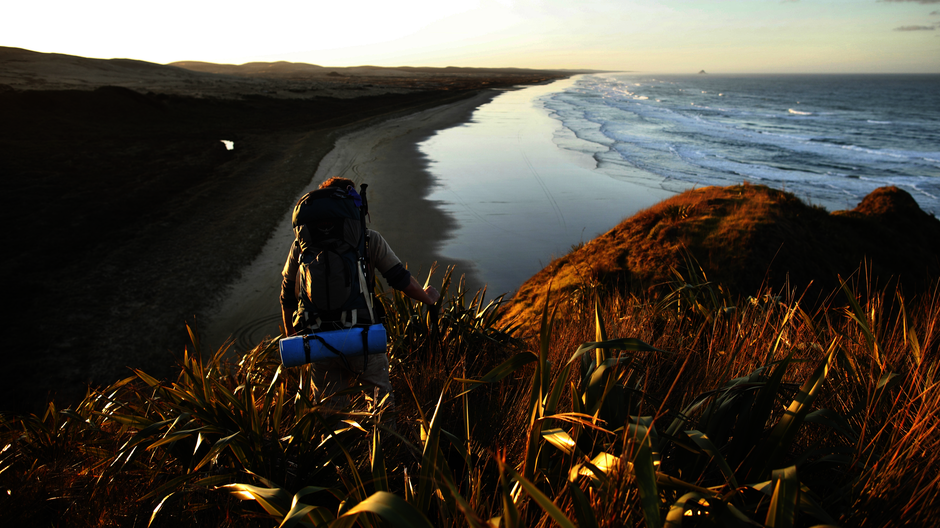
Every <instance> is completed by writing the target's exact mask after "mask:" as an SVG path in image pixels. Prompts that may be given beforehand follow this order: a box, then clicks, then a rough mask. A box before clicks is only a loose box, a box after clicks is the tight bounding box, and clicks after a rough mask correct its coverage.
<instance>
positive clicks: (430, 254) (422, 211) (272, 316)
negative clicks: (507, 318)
mask: <svg viewBox="0 0 940 528" xmlns="http://www.w3.org/2000/svg"><path fill="white" fill-rule="evenodd" d="M499 93H500V92H499V91H497V90H487V91H484V92H481V93H479V94H477V95H475V96H473V97H470V98H468V99H465V100H462V101H459V102H456V103H451V104H448V105H443V106H439V107H435V108H432V109H428V110H423V111H420V112H417V113H414V114H409V115H407V116H404V117H400V118H396V119H391V120H389V121H385V122H383V123H380V124H377V125H374V126H371V127H368V128H365V129H363V130H360V131H356V132H353V133H350V134H348V135H345V136H343V137H341V138H339V139H338V140H337V141H336V146H335V147H334V148H333V150H332V151H331V152H330V153H329V154H327V155H326V156H325V157H324V158H323V159H322V160H321V162H320V165H319V167H318V169H317V171H316V174H315V175H314V177H313V178H312V179H311V181H310V184H309V185H308V186H307V187H306V188H305V189H304V190H303V191H302V192H301V193H300V194H298V196H297V198H298V199H299V198H300V197H301V196H303V194H305V193H307V192H309V191H310V190H312V189H314V188H316V187H317V185H318V184H319V183H320V182H322V181H323V180H325V179H327V178H329V177H331V176H344V177H346V178H350V179H352V180H354V181H356V182H357V183H368V184H369V190H368V199H369V209H370V219H371V222H370V224H369V227H371V228H372V229H375V230H376V231H379V232H380V233H382V235H383V236H384V237H385V239H386V240H388V242H389V244H390V245H391V246H392V248H393V249H394V251H395V253H396V254H397V255H398V256H399V258H401V259H402V261H404V262H406V263H407V265H408V268H409V269H410V270H411V271H412V273H413V274H415V275H416V276H417V277H418V279H419V282H422V283H423V282H424V280H425V278H426V277H427V273H428V270H429V269H430V268H431V266H432V265H433V264H434V263H435V262H437V263H438V266H439V267H440V268H443V267H444V266H451V265H456V266H457V268H456V270H457V274H458V275H460V274H465V275H466V276H467V284H468V286H469V287H470V288H471V291H474V290H476V289H478V288H480V287H482V284H481V283H480V281H479V279H478V278H477V277H476V276H475V275H474V270H473V266H472V264H470V263H468V262H461V261H455V260H452V259H447V258H444V257H443V256H442V255H440V254H438V248H439V247H440V246H441V244H442V242H443V241H444V240H446V239H447V237H448V235H449V233H450V232H451V231H452V230H453V228H454V227H455V225H454V222H453V220H452V219H451V218H450V217H448V216H447V215H445V214H444V213H443V212H442V211H441V209H440V208H438V207H436V206H435V204H434V203H433V202H431V201H429V200H428V199H427V198H426V197H427V195H428V194H429V189H430V187H431V186H432V185H433V184H434V182H433V178H432V176H431V175H430V174H429V173H428V171H427V170H426V169H427V160H426V159H425V158H424V156H423V155H422V154H421V153H420V152H419V151H418V148H417V145H418V143H420V142H421V141H423V140H424V139H426V138H428V137H430V136H432V135H433V134H435V133H436V132H437V131H438V130H443V129H446V128H450V127H453V126H457V125H459V124H461V123H464V122H466V121H468V120H469V119H470V117H471V116H472V114H473V111H474V110H475V109H476V108H477V107H479V106H480V105H482V104H485V103H487V102H489V101H490V100H492V99H493V98H494V97H495V96H497V95H498V94H499ZM290 224H291V211H290V210H288V211H285V212H284V215H283V217H282V218H281V220H280V222H279V224H278V227H277V229H276V230H275V232H274V234H273V235H272V236H271V238H270V239H268V241H267V243H266V244H265V246H264V249H263V250H262V251H261V253H260V255H259V256H258V257H257V258H256V259H255V260H254V261H253V262H251V263H250V264H249V265H247V266H246V267H245V268H244V270H243V271H242V273H241V277H240V278H239V279H238V280H236V281H235V282H234V283H232V284H231V285H229V286H228V287H227V289H226V293H225V295H224V296H223V299H222V301H221V302H219V303H218V304H217V306H216V308H215V309H213V310H212V311H210V313H209V315H208V323H207V324H206V326H205V327H204V330H203V331H202V343H203V345H204V346H207V347H209V348H208V350H214V349H216V348H218V347H219V346H221V345H222V344H223V343H224V342H225V341H226V340H227V339H229V338H232V339H234V342H235V344H234V348H235V351H236V352H240V351H244V350H246V349H248V348H250V347H252V346H254V345H255V344H257V343H259V342H260V341H261V340H262V339H264V338H265V337H267V336H276V335H279V333H280V330H279V323H280V308H279V301H278V298H279V295H280V283H281V269H282V267H283V266H284V260H285V258H286V256H287V253H288V251H289V249H290V244H291V243H292V242H293V234H292V232H291V225H290ZM435 277H436V278H437V280H440V277H441V273H440V272H438V273H437V274H436V276H435Z"/></svg>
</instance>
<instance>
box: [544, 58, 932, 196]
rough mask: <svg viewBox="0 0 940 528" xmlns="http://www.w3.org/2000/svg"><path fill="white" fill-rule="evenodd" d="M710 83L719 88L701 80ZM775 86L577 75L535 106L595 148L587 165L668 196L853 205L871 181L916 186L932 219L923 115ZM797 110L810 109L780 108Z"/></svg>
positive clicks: (871, 100)
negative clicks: (773, 196)
mask: <svg viewBox="0 0 940 528" xmlns="http://www.w3.org/2000/svg"><path fill="white" fill-rule="evenodd" d="M719 82H721V83H728V84H721V85H719V84H708V83H719ZM703 83H705V84H703ZM801 83H802V84H801ZM783 85H784V86H781V85H780V83H778V82H776V81H773V82H771V81H768V80H762V79H759V78H758V79H725V80H722V79H720V78H718V77H714V78H709V79H698V78H695V79H681V78H676V79H670V80H664V79H651V78H643V77H642V76H638V75H631V76H627V75H613V76H605V77H604V78H600V77H597V76H584V77H582V78H580V80H578V81H577V82H575V83H574V84H573V85H572V86H571V87H569V88H568V89H567V90H564V91H562V92H555V93H552V94H549V95H547V96H546V97H545V98H543V100H542V101H541V103H542V105H543V107H544V108H545V109H546V110H548V111H549V112H550V113H551V114H552V116H553V117H555V118H556V119H558V120H559V121H561V123H562V127H564V128H565V129H566V130H568V131H569V132H570V133H571V134H572V135H573V136H574V137H576V138H578V139H580V140H583V141H587V142H589V143H593V144H595V145H596V149H594V150H593V151H592V152H593V157H594V159H595V161H596V163H597V167H598V168H599V169H601V170H603V171H604V172H605V173H607V174H609V175H611V176H612V177H614V178H618V177H620V176H619V175H618V172H617V171H618V170H620V168H621V167H628V168H631V169H636V168H639V169H641V170H642V171H645V172H649V173H651V176H652V177H656V176H658V177H659V178H663V180H662V181H663V182H669V183H668V188H670V189H673V188H678V187H677V186H678V185H681V183H680V182H685V183H686V184H687V185H690V186H701V185H730V184H737V183H740V182H741V181H747V180H752V181H760V182H762V183H767V184H770V185H772V186H776V187H779V188H785V189H787V190H789V191H792V192H794V193H796V194H797V195H798V196H801V197H802V198H807V199H809V200H810V201H811V202H813V203H817V204H819V203H822V205H825V206H827V207H838V208H845V207H849V208H851V207H854V205H855V204H852V203H850V202H851V198H853V197H854V198H856V199H858V200H860V199H861V198H862V197H863V196H864V195H865V194H867V193H868V192H870V191H871V190H873V189H874V188H875V187H877V186H879V185H878V184H880V185H892V184H899V185H903V186H905V188H909V189H917V190H918V192H917V193H916V194H917V199H918V202H919V203H920V204H921V206H922V207H923V208H924V209H925V210H927V211H928V212H933V213H935V214H938V213H940V203H938V201H937V199H936V198H935V196H936V195H937V193H938V192H940V166H938V165H937V158H938V157H940V153H937V152H936V149H935V148H933V147H935V146H936V144H937V141H938V138H940V135H938V134H937V132H936V129H935V128H934V125H933V123H935V122H936V121H935V119H936V117H935V116H934V115H933V114H930V113H929V112H928V113H927V114H925V115H919V114H918V115H912V114H910V113H904V112H907V111H908V110H907V109H906V107H904V106H903V105H900V106H899V105H895V106H894V107H892V106H890V104H893V103H890V102H889V103H887V104H886V103H885V102H884V101H885V99H884V98H883V97H882V95H883V94H882V93H881V92H872V93H869V94H867V95H866V96H865V97H861V96H860V95H858V92H857V91H855V92H853V91H852V90H849V89H846V90H845V91H843V92H840V93H839V97H833V95H832V93H831V89H830V87H828V86H822V85H820V86H819V87H818V88H815V87H814V86H813V85H812V83H804V82H803V81H800V83H797V82H795V81H794V82H792V83H791V84H790V85H786V83H783ZM697 86H700V87H698V88H697ZM797 90H801V91H802V92H801V93H799V94H796V93H794V92H795V91H797ZM892 93H893V92H892ZM719 97H720V99H719ZM853 97H855V98H856V99H857V100H856V99H853ZM927 97H929V96H927ZM719 101H720V103H719ZM798 101H799V102H798ZM807 102H809V103H811V104H812V105H813V111H812V112H808V111H803V110H798V109H796V108H791V107H789V106H788V104H789V105H792V104H793V103H797V104H801V103H807ZM785 105H786V106H785ZM780 108H787V109H788V111H787V113H785V114H784V113H781V112H780V110H779V109H780ZM805 116H812V118H811V119H803V118H801V117H805ZM866 122H867V123H869V124H870V125H878V126H868V127H864V126H862V124H863V123H866ZM885 125H890V126H885ZM558 145H559V146H560V147H562V148H564V146H563V145H561V144H560V143H558ZM631 174H636V172H635V171H634V172H632V173H631ZM624 178H625V179H626V178H627V176H624ZM662 187H667V185H662Z"/></svg>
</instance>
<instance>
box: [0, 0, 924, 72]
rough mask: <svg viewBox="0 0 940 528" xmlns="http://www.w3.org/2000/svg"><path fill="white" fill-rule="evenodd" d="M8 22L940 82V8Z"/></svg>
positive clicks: (60, 8)
mask: <svg viewBox="0 0 940 528" xmlns="http://www.w3.org/2000/svg"><path fill="white" fill-rule="evenodd" d="M262 6H263V7H262ZM2 12H3V14H4V17H3V18H4V21H3V22H0V28H2V29H0V46H10V47H18V48H26V49H30V50H33V51H41V52H54V53H65V54H69V55H79V56H84V57H94V58H131V59H139V60H145V61H150V62H157V63H169V62H173V61H181V60H196V61H206V62H216V63H231V64H241V63H244V62H252V61H277V60H287V61H292V62H307V63H311V64H319V65H323V66H358V65H365V64H370V65H376V66H439V67H442V66H470V67H510V66H515V67H522V68H552V69H561V68H572V69H602V70H621V71H622V70H633V71H649V72H657V73H658V72H663V73H694V72H698V71H699V70H703V69H704V70H706V71H708V72H709V73H823V72H834V73H940V0H783V1H781V0H725V1H706V0H660V1H653V0H620V1H616V0H582V1H574V0H476V1H470V0H467V1H460V2H450V1H446V0H444V1H441V0H401V1H399V2H387V1H382V2H379V1H374V0H365V1H358V2H357V1H354V0H346V1H343V0H338V1H337V0H332V1H330V2H324V1H319V0H314V1H306V2H304V1H297V0H267V1H265V2H263V3H262V2H248V1H244V0H230V1H228V2H224V3H222V2H205V1H201V0H188V1H182V0H165V1H162V2H159V3H143V2H137V1H133V0H131V1H128V0H85V1H83V2H74V1H68V2H66V1H64V0H31V1H29V2H18V3H17V5H12V6H11V5H8V6H5V7H4V8H3V9H2Z"/></svg>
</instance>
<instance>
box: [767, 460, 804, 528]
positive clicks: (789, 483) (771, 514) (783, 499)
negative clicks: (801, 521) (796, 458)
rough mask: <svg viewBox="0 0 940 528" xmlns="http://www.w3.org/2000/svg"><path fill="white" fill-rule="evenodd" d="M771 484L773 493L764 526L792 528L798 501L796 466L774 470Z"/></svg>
mask: <svg viewBox="0 0 940 528" xmlns="http://www.w3.org/2000/svg"><path fill="white" fill-rule="evenodd" d="M773 483H774V493H773V496H772V497H771V499H770V509H769V510H768V511H767V519H766V520H765V521H764V524H765V525H767V526H768V528H793V525H794V522H795V521H796V512H797V506H798V505H799V501H800V481H799V480H797V478H796V466H790V467H788V468H784V469H776V470H774V472H773Z"/></svg>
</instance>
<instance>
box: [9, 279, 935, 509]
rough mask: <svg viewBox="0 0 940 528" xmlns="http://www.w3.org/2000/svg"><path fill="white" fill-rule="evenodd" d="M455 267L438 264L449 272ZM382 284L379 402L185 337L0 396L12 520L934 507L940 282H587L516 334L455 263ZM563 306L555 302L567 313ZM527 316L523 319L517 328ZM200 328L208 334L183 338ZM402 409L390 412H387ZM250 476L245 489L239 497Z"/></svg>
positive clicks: (261, 354) (257, 353)
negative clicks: (28, 397) (399, 284)
mask: <svg viewBox="0 0 940 528" xmlns="http://www.w3.org/2000/svg"><path fill="white" fill-rule="evenodd" d="M451 281H452V276H451V273H450V271H448V272H447V273H445V274H444V277H443V281H442V282H443V284H442V286H444V287H445V288H444V289H446V286H448V285H449V284H450V282H451ZM452 290H453V292H454V293H452V294H451V295H450V296H449V297H448V299H447V300H446V301H445V302H444V303H442V305H441V306H440V307H438V308H432V309H428V308H427V307H423V306H421V305H420V304H418V303H414V302H412V301H410V300H408V299H407V298H405V297H403V296H401V295H400V294H398V293H397V292H389V293H385V294H383V296H382V298H383V302H384V303H385V306H386V311H387V312H388V315H389V321H388V327H389V334H390V340H391V348H390V357H391V359H392V362H391V363H392V371H391V374H392V381H393V384H394V385H395V388H396V395H397V401H398V405H397V408H396V411H397V416H395V417H394V422H393V421H392V420H391V418H392V417H391V416H389V415H387V414H383V413H384V409H383V407H382V406H381V405H380V406H378V407H377V408H376V409H375V410H372V411H370V410H369V409H370V408H371V407H370V406H369V405H367V402H365V401H363V398H364V396H362V395H361V394H359V393H358V392H357V391H355V390H352V391H350V395H352V396H353V398H351V399H350V403H349V406H348V407H347V408H344V409H341V410H336V409H335V406H333V405H331V402H330V401H328V400H327V401H317V400H316V399H315V398H314V397H313V393H312V390H311V388H312V386H311V374H310V368H309V367H300V368H293V369H285V368H283V367H282V366H281V365H280V364H279V361H278V358H277V352H276V340H275V341H270V342H266V343H263V344H262V345H260V346H259V347H257V348H256V349H254V350H252V351H250V352H248V353H247V354H245V355H244V356H243V357H241V358H237V361H233V360H231V359H229V358H228V357H227V355H226V351H225V350H220V351H218V352H216V353H214V354H211V355H208V357H206V358H205V359H203V358H202V356H203V354H202V353H201V351H200V350H198V345H196V346H194V347H193V348H191V349H190V350H188V351H187V353H186V354H185V355H184V357H183V358H181V360H180V362H179V369H178V370H179V374H178V376H177V377H176V378H175V379H174V380H157V379H154V378H152V377H150V376H148V375H147V374H146V373H144V372H140V371H136V372H135V375H134V376H132V377H129V378H127V379H125V380H121V381H119V382H117V383H115V384H114V385H112V386H110V387H106V388H102V389H98V390H90V391H89V393H88V396H87V397H86V398H85V399H84V400H83V401H82V402H80V403H79V404H78V405H76V406H74V407H72V408H69V409H59V408H58V407H56V406H55V404H53V403H50V405H49V408H48V411H47V412H46V413H45V414H44V415H43V416H29V417H17V416H4V417H3V423H2V426H3V433H2V446H3V447H2V448H0V449H2V453H0V486H2V487H0V492H2V493H0V512H2V513H0V515H2V518H3V520H4V524H5V525H27V524H28V525H34V524H37V523H38V524H49V525H68V526H90V525H96V526H97V525H117V526H145V525H151V526H161V525H172V526H178V525H197V524H210V525H214V526H258V525H272V526H274V525H282V526H293V525H306V526H353V525H362V526H377V525H386V524H387V525H392V526H466V525H470V526H479V527H483V526H506V527H514V526H522V525H526V526H549V525H560V526H580V527H593V526H597V527H602V526H656V527H659V526H711V525H715V526H718V525H722V526H725V525H728V526H755V525H760V526H774V527H783V526H814V525H842V526H928V525H932V524H934V523H935V522H936V518H937V516H938V514H940V506H938V505H940V486H938V484H940V481H938V476H937V475H940V467H938V466H940V456H938V454H937V453H940V445H938V442H940V440H938V437H940V436H938V434H937V432H938V431H937V420H936V417H937V416H938V411H940V383H938V379H937V365H938V355H940V351H938V348H940V345H938V335H937V333H938V329H937V324H938V317H940V293H938V292H937V291H936V290H935V291H934V292H933V293H932V294H930V295H925V296H922V297H920V298H917V299H907V298H905V297H904V296H903V295H902V294H901V293H900V292H898V291H886V290H878V289H877V288H876V287H874V286H872V285H871V283H870V281H869V282H866V281H865V280H855V281H849V282H846V283H845V286H844V288H843V289H842V290H841V291H837V292H833V294H832V295H831V296H830V298H829V301H828V302H827V303H826V304H824V305H822V306H821V307H819V308H817V309H813V310H809V309H808V308H804V306H803V304H802V303H801V299H800V298H799V297H798V296H797V295H796V294H795V293H793V292H788V291H786V290H783V291H782V292H773V291H761V292H757V293H756V294H755V295H754V297H751V298H748V299H743V300H732V299H730V298H728V296H726V295H725V294H724V293H723V292H722V289H721V288H720V286H719V285H716V284H713V283H710V282H709V281H708V280H707V278H706V277H704V276H703V275H702V274H697V275H694V276H689V275H687V276H680V275H676V277H675V280H674V281H673V282H672V283H671V284H670V285H669V287H668V288H666V289H665V290H663V293H662V294H660V295H659V296H658V297H655V298H638V297H635V296H631V295H626V294H621V293H618V292H617V291H609V290H605V289H603V288H602V287H600V286H598V285H596V284H589V283H585V284H584V285H583V286H582V287H581V288H580V289H578V290H577V291H576V293H575V294H573V295H569V296H566V297H565V298H560V297H559V298H551V297H550V298H549V300H548V301H547V302H546V303H545V305H544V306H543V307H542V315H541V319H540V320H539V321H531V322H529V325H530V327H531V328H533V329H534V330H535V333H534V334H533V336H532V337H530V338H525V339H522V338H519V337H515V334H516V332H515V331H514V329H501V328H498V327H497V321H498V318H497V315H498V314H497V309H498V305H499V300H495V301H493V302H488V301H486V299H485V292H477V293H476V294H473V295H471V293H470V292H467V291H466V290H465V287H464V286H463V285H462V284H460V283H458V284H455V285H454V288H452ZM560 314H564V316H561V315H560ZM520 335H522V334H520ZM194 342H196V343H198V339H196V338H195V335H194ZM393 424H394V425H393ZM243 499H245V500H243Z"/></svg>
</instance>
